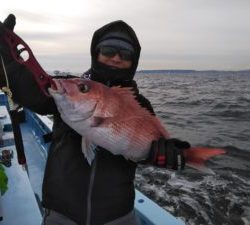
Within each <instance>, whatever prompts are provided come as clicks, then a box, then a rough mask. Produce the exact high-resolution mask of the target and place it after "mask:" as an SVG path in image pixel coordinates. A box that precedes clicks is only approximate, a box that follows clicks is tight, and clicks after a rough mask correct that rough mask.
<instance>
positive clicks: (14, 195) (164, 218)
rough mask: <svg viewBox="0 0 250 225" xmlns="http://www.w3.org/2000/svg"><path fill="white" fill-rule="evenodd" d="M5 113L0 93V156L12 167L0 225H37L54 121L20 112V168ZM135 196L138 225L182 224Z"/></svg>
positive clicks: (0, 209) (0, 201) (4, 100)
mask: <svg viewBox="0 0 250 225" xmlns="http://www.w3.org/2000/svg"><path fill="white" fill-rule="evenodd" d="M8 109H9V106H8V101H7V98H6V96H5V95H4V94H3V93H0V124H1V127H2V132H0V133H1V143H0V155H1V154H2V152H3V151H4V150H8V151H9V152H11V153H13V157H12V159H11V165H8V166H7V167H6V166H4V168H5V173H6V175H7V177H8V190H7V191H6V192H5V193H4V194H3V195H2V196H0V220H1V221H0V225H40V224H41V223H42V215H43V208H42V206H41V187H42V179H43V174H44V169H45V163H46V158H47V153H48V148H49V145H50V143H49V141H48V140H46V135H47V134H48V133H50V132H51V130H52V126H53V121H52V120H51V119H49V118H48V117H47V116H42V115H39V114H36V113H33V112H32V111H30V110H28V109H26V108H22V109H21V110H22V115H23V120H22V123H21V124H20V129H21V133H22V140H23V145H24V149H25V156H26V159H27V163H26V164H25V165H20V164H19V163H18V159H17V151H16V146H15V141H14V135H13V129H12V124H11V120H10V115H9V111H8ZM135 192H136V198H135V211H136V214H137V215H138V218H139V220H140V222H141V225H184V224H185V223H184V222H183V221H182V220H181V219H180V218H176V217H175V216H173V215H171V214H170V213H169V212H167V211H166V210H165V209H163V208H161V207H160V206H159V205H158V204H156V203H155V202H153V201H152V200H150V199H149V198H147V197H146V196H145V195H144V194H143V193H141V192H140V191H138V190H135Z"/></svg>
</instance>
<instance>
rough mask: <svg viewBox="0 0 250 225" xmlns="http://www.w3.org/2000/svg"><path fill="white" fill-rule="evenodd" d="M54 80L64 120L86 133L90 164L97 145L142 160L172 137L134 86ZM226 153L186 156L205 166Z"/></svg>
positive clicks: (201, 151) (197, 150)
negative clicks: (139, 98)
mask: <svg viewBox="0 0 250 225" xmlns="http://www.w3.org/2000/svg"><path fill="white" fill-rule="evenodd" d="M53 81H54V85H53V86H52V87H50V88H49V89H48V91H49V93H50V95H51V96H52V97H53V99H54V101H55V103H56V105H57V108H58V111H59V113H60V116H61V118H62V120H63V121H64V122H65V123H66V124H67V125H68V126H70V127H71V128H72V129H74V130H75V131H76V132H77V133H79V134H80V135H81V136H82V151H83V154H84V156H85V158H86V159H87V161H88V163H89V164H90V165H91V163H92V161H93V160H94V158H95V154H96V152H95V151H96V146H101V147H102V148H104V149H106V150H108V151H110V152H111V153H113V154H114V155H122V156H123V157H124V158H126V159H128V160H131V161H134V162H138V161H143V160H146V159H147V157H148V155H149V152H150V148H151V144H152V142H153V141H154V140H158V139H159V138H161V137H164V138H166V139H168V138H170V134H169V132H168V131H167V129H166V126H165V125H164V124H163V123H162V122H161V121H160V119H159V118H158V117H157V116H155V115H152V114H151V113H150V112H149V111H148V110H147V109H145V108H143V107H142V106H141V105H140V104H139V103H138V101H137V100H136V97H135V95H134V92H133V90H132V88H129V87H108V86H105V85H103V84H101V83H99V82H96V81H92V80H85V79H82V78H69V79H53ZM224 152H225V151H224V150H223V149H213V148H212V149H211V148H203V147H197V148H196V147H192V148H190V149H188V150H187V151H185V157H186V158H187V159H188V160H187V164H190V165H192V163H193V165H194V166H193V167H194V168H196V169H197V168H199V169H204V168H205V167H204V166H203V165H204V161H206V160H207V159H209V158H210V157H212V156H215V155H219V154H223V153H224ZM203 167H204V168H203ZM204 171H205V170H204Z"/></svg>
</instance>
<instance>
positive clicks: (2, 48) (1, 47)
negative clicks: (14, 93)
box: [0, 14, 16, 87]
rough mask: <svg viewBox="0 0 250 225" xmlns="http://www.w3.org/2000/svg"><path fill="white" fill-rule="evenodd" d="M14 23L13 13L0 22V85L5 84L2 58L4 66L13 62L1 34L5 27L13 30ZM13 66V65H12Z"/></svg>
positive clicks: (8, 65)
mask: <svg viewBox="0 0 250 225" xmlns="http://www.w3.org/2000/svg"><path fill="white" fill-rule="evenodd" d="M15 24H16V18H15V16H14V15H12V14H10V15H9V16H8V17H7V18H6V19H5V20H4V22H3V23H1V22H0V55H1V58H0V60H1V61H0V87H2V86H5V85H6V78H5V75H4V69H3V66H2V60H3V62H4V64H5V67H6V68H7V67H10V64H11V63H15V62H14V59H13V57H12V56H11V52H10V49H9V48H8V46H7V43H6V42H5V40H3V35H4V33H5V30H6V28H7V29H10V30H13V29H14V27H15ZM12 67H14V65H13V66H12Z"/></svg>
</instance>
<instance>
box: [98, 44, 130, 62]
mask: <svg viewBox="0 0 250 225" xmlns="http://www.w3.org/2000/svg"><path fill="white" fill-rule="evenodd" d="M99 52H100V53H101V54H102V55H104V56H106V57H110V58H111V57H114V56H115V55H116V54H118V55H119V56H120V58H121V59H122V60H126V61H132V59H133V57H134V52H132V51H130V50H128V49H120V48H116V47H112V46H102V47H100V49H99Z"/></svg>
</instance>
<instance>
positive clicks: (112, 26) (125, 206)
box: [0, 15, 189, 225]
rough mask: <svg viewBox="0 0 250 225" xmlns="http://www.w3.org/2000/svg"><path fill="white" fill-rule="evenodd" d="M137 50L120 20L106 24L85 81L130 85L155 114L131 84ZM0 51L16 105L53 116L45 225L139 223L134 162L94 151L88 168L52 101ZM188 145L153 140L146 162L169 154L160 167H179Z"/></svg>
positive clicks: (129, 30) (23, 69)
mask: <svg viewBox="0 0 250 225" xmlns="http://www.w3.org/2000/svg"><path fill="white" fill-rule="evenodd" d="M13 20H14V16H13V15H12V16H9V17H8V18H7V19H6V20H5V22H4V23H3V24H4V26H5V27H7V28H9V29H13V28H14V25H13ZM1 33H2V32H1V30H0V35H1ZM140 50H141V48H140V44H139V41H138V39H137V37H136V34H135V32H134V31H133V29H132V28H131V27H130V26H129V25H127V24H126V23H125V22H123V21H115V22H112V23H109V24H107V25H105V26H103V27H101V28H100V29H99V30H97V31H96V32H95V33H94V35H93V39H92V44H91V59H92V64H91V68H90V70H89V71H88V72H86V73H85V74H84V75H83V77H84V78H85V79H91V80H95V81H98V82H101V83H103V84H105V85H107V86H122V87H132V88H133V89H134V92H135V95H136V98H137V100H138V102H139V103H140V104H141V105H142V106H143V107H145V108H147V109H148V110H149V111H150V112H151V113H154V112H153V108H152V106H151V104H150V102H149V101H148V100H147V99H146V98H145V97H143V96H142V95H140V94H139V90H138V88H137V85H136V82H135V81H134V80H133V78H134V75H135V71H136V68H137V65H138V60H139V56H140ZM0 53H1V56H2V57H3V59H4V62H5V64H6V65H5V67H6V71H7V75H8V80H9V83H10V89H11V91H12V93H13V99H14V101H15V102H17V103H19V104H21V105H22V106H25V107H27V108H29V109H31V110H33V111H34V112H37V113H40V114H51V113H53V114H54V126H53V134H52V140H51V146H50V150H49V154H48V159H47V164H46V169H45V175H44V181H43V200H42V204H43V206H44V208H45V209H46V211H45V212H46V213H45V216H44V224H45V225H55V224H61V225H66V224H67V225H76V224H80V225H125V224H126V225H128V224H129V225H136V224H138V222H137V218H136V217H135V214H134V211H133V210H134V197H135V192H134V184H133V181H134V176H135V170H136V163H134V162H132V161H129V160H126V159H125V158H124V157H122V156H119V155H113V154H112V153H110V152H108V151H106V150H104V149H103V150H102V151H97V154H96V157H95V160H94V162H93V163H92V165H91V166H89V164H88V162H87V161H86V159H85V158H84V156H83V154H82V151H81V136H80V135H79V134H77V133H76V132H75V131H74V130H72V129H71V128H70V127H68V126H67V125H66V124H65V123H64V122H63V121H62V119H61V118H60V115H59V113H58V111H57V109H56V106H55V103H54V101H53V99H52V98H49V97H46V96H45V95H44V94H43V92H42V91H41V90H40V89H39V86H38V85H37V83H36V82H35V80H34V78H33V74H32V73H31V72H30V71H29V70H28V69H27V68H26V67H25V66H22V65H19V64H18V63H16V62H15V61H14V60H13V59H12V56H11V55H10V52H9V49H8V48H7V45H6V44H5V43H4V42H3V41H1V42H0ZM69 79H70V78H69ZM4 85H6V81H5V79H4V76H3V71H2V72H1V74H0V86H1V87H2V86H4ZM169 143H170V144H169ZM176 143H177V144H176ZM175 144H176V145H177V147H176V145H175ZM169 146H171V147H169ZM188 147H189V145H188V143H186V142H181V141H179V140H175V139H171V140H165V139H163V138H162V139H160V140H156V141H155V142H154V143H153V144H152V150H151V153H150V155H149V158H148V160H147V162H148V163H152V164H155V165H158V164H159V163H158V158H159V156H162V155H164V156H165V154H169V156H168V161H167V160H165V161H164V162H163V163H162V162H161V163H162V164H161V166H165V167H169V166H170V167H171V168H173V169H177V168H178V166H179V161H178V158H179V159H181V160H180V164H181V167H183V166H184V157H183V154H182V152H183V151H182V150H183V149H185V148H188ZM99 148H100V147H99ZM169 152H170V153H169ZM179 156H180V157H179Z"/></svg>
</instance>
